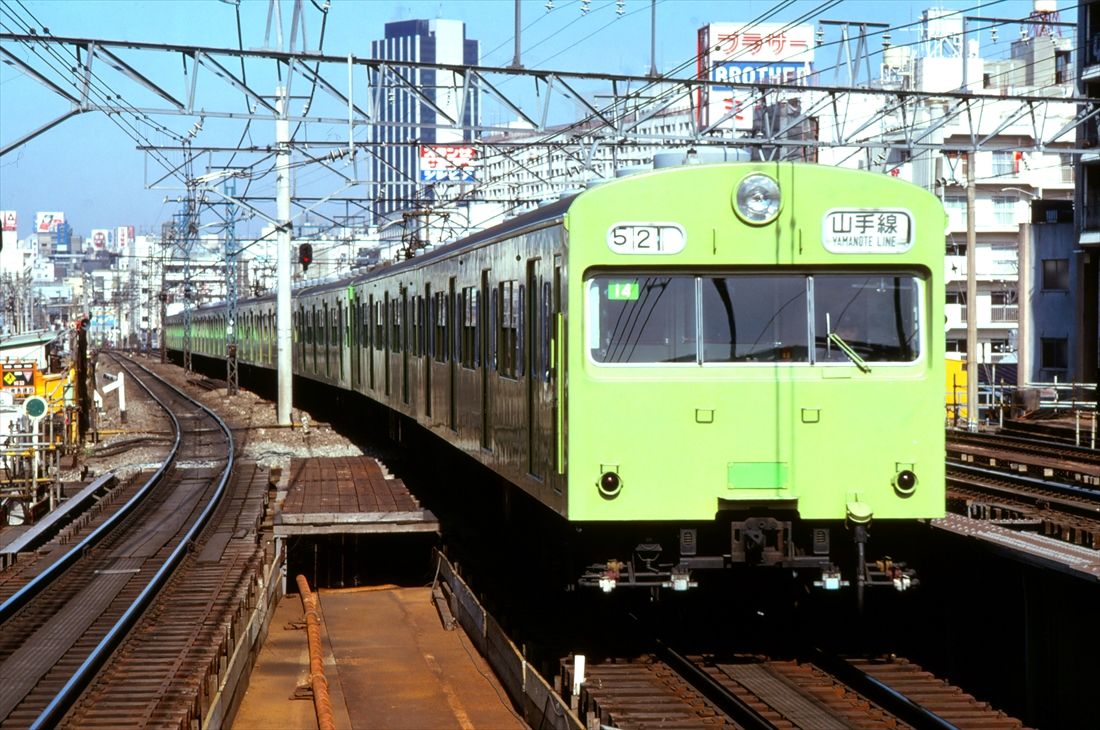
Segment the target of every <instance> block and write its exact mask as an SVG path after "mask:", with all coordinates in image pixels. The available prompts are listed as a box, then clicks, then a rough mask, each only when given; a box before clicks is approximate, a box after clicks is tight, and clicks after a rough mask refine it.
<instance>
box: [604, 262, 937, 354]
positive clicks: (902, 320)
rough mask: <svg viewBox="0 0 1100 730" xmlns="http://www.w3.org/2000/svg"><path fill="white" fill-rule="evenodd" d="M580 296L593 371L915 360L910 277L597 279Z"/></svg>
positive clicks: (915, 312) (915, 290) (914, 287)
mask: <svg viewBox="0 0 1100 730" xmlns="http://www.w3.org/2000/svg"><path fill="white" fill-rule="evenodd" d="M587 297H588V307H587V309H588V318H587V323H586V337H587V342H588V349H589V354H590V356H591V357H592V359H593V360H594V361H595V362H598V363H608V364H614V363H637V364H655V363H670V364H672V363H686V364H698V365H706V364H717V363H748V362H775V363H828V362H841V363H847V364H851V363H852V362H853V361H862V362H912V361H914V360H916V359H917V357H918V356H919V354H920V352H919V342H920V338H919V326H918V323H919V311H920V310H919V301H920V296H919V280H918V279H917V278H916V277H914V276H912V275H909V274H889V275H883V274H873V275H868V274H808V273H803V274H789V273H784V274H769V273H751V274H750V273H745V274H734V275H722V276H715V275H707V276H693V275H686V274H674V275H660V274H654V275H637V276H623V275H599V276H595V277H592V278H590V279H589V280H588V282H587ZM830 335H832V336H830ZM811 343H812V344H811ZM840 343H843V346H841V344H840ZM853 355H854V357H853Z"/></svg>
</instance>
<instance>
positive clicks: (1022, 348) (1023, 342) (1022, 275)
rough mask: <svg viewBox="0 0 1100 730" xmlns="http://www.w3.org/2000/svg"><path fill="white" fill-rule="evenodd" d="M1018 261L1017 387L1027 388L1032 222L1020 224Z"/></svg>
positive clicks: (1029, 362)
mask: <svg viewBox="0 0 1100 730" xmlns="http://www.w3.org/2000/svg"><path fill="white" fill-rule="evenodd" d="M1016 261H1017V262H1018V265H1017V267H1016V270H1017V272H1018V273H1017V281H1016V292H1017V294H1016V301H1017V302H1018V304H1017V305H1016V308H1017V309H1016V311H1017V315H1016V363H1017V365H1016V385H1017V386H1019V387H1021V388H1023V387H1025V386H1027V380H1028V375H1029V374H1030V373H1031V365H1032V351H1031V346H1030V343H1031V222H1030V220H1029V222H1027V223H1021V224H1020V233H1019V238H1018V239H1017V253H1016Z"/></svg>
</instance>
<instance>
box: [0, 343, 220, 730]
mask: <svg viewBox="0 0 1100 730" xmlns="http://www.w3.org/2000/svg"><path fill="white" fill-rule="evenodd" d="M114 357H115V360H116V361H117V362H120V363H121V362H123V360H122V359H121V358H118V357H117V356H114ZM125 362H127V363H129V365H131V366H134V367H138V368H141V370H143V371H144V372H145V373H146V374H147V375H148V376H150V377H152V378H155V379H156V380H158V381H160V382H161V383H163V384H164V385H165V386H167V387H169V388H171V389H172V390H174V391H175V392H176V393H178V394H179V395H180V396H181V397H182V398H183V399H185V400H187V401H188V402H190V403H191V404H193V405H195V406H197V407H198V408H199V409H201V410H202V411H204V412H205V413H206V414H207V415H208V416H210V417H211V418H212V419H213V420H214V422H215V423H217V425H218V427H219V428H220V429H221V430H222V431H223V432H224V433H225V436H226V439H227V443H228V446H229V449H228V456H227V459H226V465H225V468H224V469H223V470H222V473H221V476H220V478H219V480H218V484H217V487H216V488H215V490H214V494H213V495H212V496H211V498H210V499H209V500H208V501H207V503H206V506H205V507H204V509H203V511H202V512H201V514H200V515H199V516H198V518H197V519H196V520H195V522H194V523H192V525H191V527H190V528H189V529H188V530H187V532H186V533H185V534H184V536H183V537H182V539H181V540H180V541H179V543H178V544H177V545H176V547H175V549H173V550H172V552H171V554H170V555H169V556H168V558H167V559H166V560H165V561H164V563H163V564H162V565H161V567H160V568H159V569H158V570H157V571H156V573H155V574H154V575H153V576H152V578H151V579H150V580H149V582H148V583H147V584H146V585H145V587H144V588H143V589H142V591H141V592H140V594H139V595H138V597H137V598H136V599H135V600H134V602H133V603H132V604H131V605H130V606H129V607H128V608H127V609H126V611H125V612H124V613H123V615H122V616H121V617H120V618H119V619H118V620H117V621H116V622H115V624H114V625H113V626H112V627H111V628H110V629H109V630H108V631H107V633H106V634H105V635H104V637H103V638H102V639H101V640H100V642H99V643H98V644H97V645H96V647H95V648H94V649H93V650H92V652H91V653H90V654H89V655H88V657H87V658H86V659H85V660H84V661H83V662H82V663H81V665H80V666H79V667H78V668H77V669H76V671H75V672H74V673H73V674H72V676H71V677H70V678H69V680H68V681H67V682H66V683H65V685H64V686H63V687H62V688H61V689H60V690H59V691H58V693H57V694H56V695H55V696H54V698H53V699H52V700H51V701H50V703H49V704H48V705H47V706H46V708H45V709H44V710H43V711H42V712H41V713H40V714H39V715H38V717H37V718H36V719H35V721H34V722H33V723H32V724H31V727H32V728H43V727H52V726H54V725H56V724H57V722H58V721H59V720H60V719H61V717H62V716H63V715H64V713H65V712H67V711H68V709H69V708H70V707H71V706H72V705H73V704H74V703H75V702H76V700H77V698H78V697H79V696H80V693H81V692H83V690H84V688H85V687H86V685H87V684H88V682H89V681H90V680H91V678H92V677H93V676H94V674H95V672H96V671H97V670H98V669H99V667H100V666H101V665H102V664H103V663H104V662H105V661H106V659H107V658H108V657H109V656H110V654H111V653H112V652H114V650H115V649H116V648H117V647H118V645H119V644H121V642H122V640H123V639H124V638H125V636H126V633H127V632H128V631H129V630H130V629H131V628H132V626H133V625H134V623H135V622H136V620H137V618H138V617H139V616H140V615H141V613H142V612H143V611H144V610H145V609H146V608H147V607H148V605H149V604H150V603H151V602H152V600H153V598H154V596H155V595H156V593H157V592H158V591H159V590H160V589H161V587H163V585H164V583H166V582H167V580H168V578H169V576H171V574H172V572H173V571H174V570H175V568H176V567H177V566H178V565H179V563H180V562H181V561H182V559H183V557H184V555H185V553H186V552H187V551H188V550H189V549H190V546H191V544H192V543H193V542H194V540H195V538H196V537H197V536H198V534H199V532H200V531H201V530H202V529H203V527H204V526H205V525H206V523H207V521H208V520H209V518H210V516H211V515H212V514H213V512H214V510H215V509H216V508H217V507H218V504H219V503H220V501H221V498H222V496H223V495H224V493H225V489H226V485H227V483H228V482H229V477H230V475H231V474H232V471H233V467H234V465H235V450H236V448H235V443H234V440H233V433H232V431H231V430H230V429H229V427H228V426H227V425H226V424H225V422H224V421H223V420H222V419H221V418H219V417H218V416H217V414H215V413H214V412H213V411H212V410H210V409H209V408H207V407H206V406H205V405H203V404H202V403H200V402H198V401H197V400H195V399H194V398H191V397H190V396H188V395H187V394H186V393H184V392H183V391H181V390H179V389H178V388H176V387H175V386H173V385H171V384H170V383H168V382H167V381H166V380H164V379H163V378H161V377H160V376H158V375H156V374H155V373H153V372H152V371H150V370H149V369H148V368H146V367H144V366H143V365H140V364H139V363H134V362H132V361H129V360H126V361H125ZM123 367H126V368H127V369H129V368H128V367H127V366H126V365H124V366H123ZM135 379H136V378H135ZM139 382H140V381H139ZM142 387H143V388H144V389H145V390H146V392H148V393H149V395H150V396H151V397H152V398H153V399H154V400H155V401H156V402H157V403H158V404H159V405H160V406H161V408H163V409H164V410H165V412H166V413H168V414H169V416H170V417H171V419H172V422H173V424H174V425H175V429H176V439H175V443H174V446H173V451H172V457H171V460H170V461H166V462H165V463H164V464H162V465H161V467H160V468H159V469H158V470H157V472H156V473H155V474H154V475H153V477H152V478H151V479H150V480H149V481H148V482H147V483H146V485H144V486H143V487H142V489H141V490H140V491H139V493H138V494H137V495H135V496H134V498H132V499H131V500H130V501H129V502H127V505H126V506H125V508H124V510H125V511H126V512H127V513H128V512H129V511H130V510H131V509H132V507H133V505H135V504H136V503H137V502H138V501H140V499H141V497H143V496H144V495H145V494H146V493H147V492H148V490H149V489H151V488H152V485H155V484H156V483H157V482H159V481H160V479H162V478H163V477H164V475H165V474H166V473H167V470H168V469H169V468H170V466H171V464H172V463H174V462H175V459H176V456H178V453H179V445H180V442H181V440H182V428H181V426H180V424H179V420H178V419H177V418H176V416H175V414H173V413H172V412H171V409H170V408H169V407H168V406H167V404H165V403H164V401H163V400H162V399H160V398H158V397H157V396H156V395H155V394H153V392H152V391H151V390H150V389H149V388H148V387H147V386H145V385H144V384H142ZM121 511H123V510H120V512H121ZM118 519H121V518H120V517H119V516H118V515H116V516H115V517H113V518H112V519H111V520H109V521H108V522H109V523H110V524H112V525H113V524H115V523H116V522H117V520H118ZM106 527H107V524H104V525H101V526H100V528H99V529H97V530H96V531H95V532H93V533H92V535H89V536H88V538H92V537H93V536H95V537H96V540H98V539H99V537H101V536H102V535H103V534H105V532H104V528H106ZM88 538H86V539H85V540H82V541H81V542H80V543H79V544H78V546H76V547H75V548H74V549H73V550H71V551H69V553H67V556H68V555H72V554H74V553H75V554H79V553H80V552H82V550H83V549H84V547H87V546H90V545H92V544H94V543H95V541H89V539H88ZM42 585H45V584H40V586H39V588H41V586H42ZM13 598H14V596H13Z"/></svg>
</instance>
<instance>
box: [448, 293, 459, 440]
mask: <svg viewBox="0 0 1100 730" xmlns="http://www.w3.org/2000/svg"><path fill="white" fill-rule="evenodd" d="M455 296H456V294H455V278H454V277H453V276H452V277H451V281H450V283H449V284H448V291H447V301H448V302H450V305H449V311H448V312H446V316H448V320H447V324H448V328H447V335H448V336H449V338H450V344H449V349H450V354H451V356H450V357H449V358H447V380H448V383H447V400H448V402H449V404H450V405H449V409H448V410H449V413H448V414H447V419H448V423H449V425H450V427H451V430H452V431H457V430H458V404H457V403H456V402H455V401H456V399H457V396H456V395H455V391H456V388H455V380H457V378H458V357H459V355H458V353H459V338H460V337H461V330H462V322H461V320H460V319H459V314H458V300H457V299H456V298H455Z"/></svg>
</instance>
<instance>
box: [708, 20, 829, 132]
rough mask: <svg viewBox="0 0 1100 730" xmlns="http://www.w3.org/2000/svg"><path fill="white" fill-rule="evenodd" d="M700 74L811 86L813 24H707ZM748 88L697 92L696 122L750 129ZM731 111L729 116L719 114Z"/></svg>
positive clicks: (723, 79) (731, 80)
mask: <svg viewBox="0 0 1100 730" xmlns="http://www.w3.org/2000/svg"><path fill="white" fill-rule="evenodd" d="M698 42H699V55H698V59H699V61H698V68H697V71H698V77H699V78H700V79H707V80H710V81H717V82H719V83H722V82H725V83H729V84H782V85H787V86H809V85H810V79H811V78H812V75H813V71H814V69H813V62H814V26H813V25H810V24H805V25H796V26H789V25H785V24H782V23H755V24H746V23H711V24H710V25H706V26H703V27H702V28H700V29H699V33H698ZM753 96H754V94H753V92H752V91H751V90H744V89H735V88H734V87H733V86H712V87H709V88H707V89H703V91H702V92H701V98H700V104H699V110H700V115H701V118H700V120H699V121H700V124H701V125H702V126H711V125H713V124H718V123H719V122H721V123H720V124H719V126H720V127H723V128H730V127H732V128H734V129H742V130H750V129H752V122H753V116H752V115H753V110H752V108H751V106H750V104H751V100H752V98H753ZM727 115H730V118H729V119H725V120H723V117H725V116H727Z"/></svg>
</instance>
